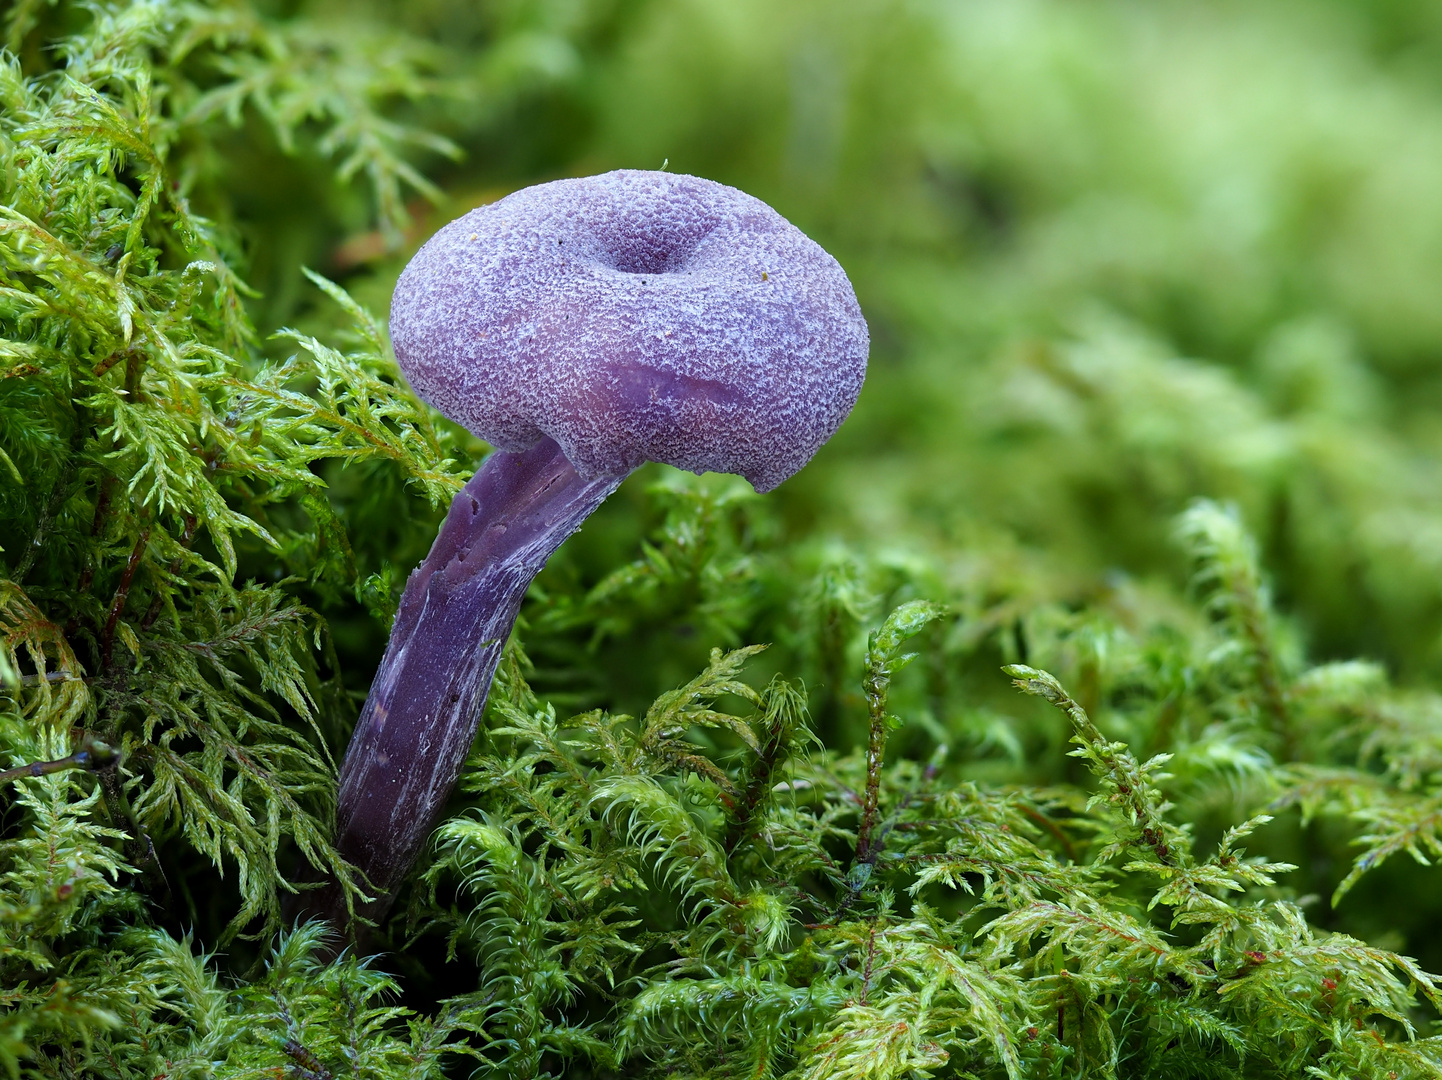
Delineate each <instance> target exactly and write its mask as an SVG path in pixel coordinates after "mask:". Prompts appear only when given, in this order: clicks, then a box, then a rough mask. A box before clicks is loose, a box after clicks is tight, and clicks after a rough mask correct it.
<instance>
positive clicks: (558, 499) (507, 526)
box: [322, 171, 868, 920]
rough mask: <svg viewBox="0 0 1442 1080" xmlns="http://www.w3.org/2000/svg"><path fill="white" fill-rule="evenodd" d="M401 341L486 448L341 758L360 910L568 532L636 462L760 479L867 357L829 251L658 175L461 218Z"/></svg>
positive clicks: (428, 260)
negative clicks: (363, 883) (489, 448)
mask: <svg viewBox="0 0 1442 1080" xmlns="http://www.w3.org/2000/svg"><path fill="white" fill-rule="evenodd" d="M391 335H392V338H393V340H394V343H395V352H396V357H397V359H398V360H399V361H400V365H401V369H402V371H404V373H405V375H406V377H407V378H408V379H409V380H410V382H411V385H412V386H413V387H414V388H415V390H416V392H417V393H418V394H419V395H420V396H421V397H422V398H424V399H425V400H427V401H429V402H430V403H431V404H433V405H434V406H435V407H436V408H438V409H439V410H440V411H441V412H443V413H445V414H446V415H447V416H449V417H451V418H452V419H454V420H456V421H457V422H459V423H461V424H464V425H465V426H466V427H467V428H469V429H470V430H471V431H473V432H475V434H477V435H478V436H480V437H481V438H483V439H485V440H486V441H488V442H490V443H491V444H492V445H493V446H494V447H495V448H496V452H495V453H493V454H492V455H491V456H490V457H489V458H487V459H486V461H485V463H484V465H483V466H482V468H481V469H480V471H479V472H478V473H477V474H476V476H475V477H474V478H473V479H472V480H471V482H470V483H468V484H467V485H466V487H465V488H464V489H463V490H462V491H461V492H460V494H458V495H457V496H456V499H455V501H454V502H453V503H452V505H451V509H450V512H449V514H448V516H447V518H446V521H445V523H444V524H443V525H442V527H441V530H440V534H439V535H438V536H437V538H436V542H435V546H434V547H433V548H432V549H431V552H430V554H429V555H428V556H427V557H426V559H425V561H424V562H423V563H422V564H421V565H420V566H419V567H418V568H417V569H416V570H415V571H414V572H413V573H412V574H411V576H410V579H409V580H408V581H407V583H406V588H405V592H404V595H403V596H402V598H401V602H400V608H399V612H398V614H397V616H396V620H395V625H394V627H393V628H392V631H391V637H390V642H389V644H388V646H387V648H386V653H385V657H384V659H383V660H382V661H381V666H380V668H379V670H378V671H377V673H376V677H375V681H374V682H373V684H372V686H371V690H370V695H369V697H368V698H367V700H366V703H365V707H364V709H363V711H362V713H361V716H360V719H359V721H358V722H357V725H356V730H355V734H354V736H353V737H352V740H351V743H350V747H349V749H348V750H347V752H346V756H345V760H344V763H343V764H342V766H341V774H340V794H339V801H338V806H337V821H336V832H337V846H338V847H339V849H340V851H341V852H342V854H344V855H345V856H346V858H348V859H349V860H351V861H352V862H353V863H354V864H355V865H356V866H358V867H359V868H360V869H361V870H362V871H363V872H364V873H365V875H366V876H367V878H368V879H369V881H370V883H371V886H372V890H373V892H374V894H375V899H374V901H373V902H371V903H370V904H367V905H364V906H363V908H362V909H361V911H360V912H359V913H360V914H362V915H364V916H366V917H368V918H371V919H375V918H379V917H380V915H382V914H383V913H384V911H385V910H386V909H387V907H388V906H389V904H390V902H391V900H392V899H393V897H394V894H395V891H396V889H397V888H398V887H399V885H400V883H401V881H402V879H403V878H404V877H405V875H406V873H407V872H408V871H409V869H410V868H411V866H412V865H413V863H414V862H415V859H416V856H417V854H418V853H419V851H420V848H421V845H422V844H423V843H424V841H425V839H426V837H427V835H428V834H429V833H430V830H431V828H432V827H433V825H434V823H435V820H436V817H437V815H438V814H439V813H440V811H441V809H442V807H443V806H444V804H445V802H446V799H447V797H448V796H449V794H450V792H451V788H452V787H453V785H454V784H455V781H456V777H457V774H458V772H459V770H460V767H461V764H462V762H463V761H464V758H465V755H466V752H467V750H468V749H469V747H470V744H471V741H472V739H473V737H474V735H475V731H476V726H477V723H478V722H479V718H480V713H481V708H482V706H483V705H484V703H485V697H486V694H487V692H488V690H489V687H490V682H491V677H492V675H493V674H494V672H495V668H496V663H497V661H498V660H499V658H500V653H501V649H502V647H503V646H504V645H505V642H506V638H507V637H508V635H509V634H510V631H511V627H512V624H513V623H514V621H515V617H516V614H517V611H518V610H519V608H520V605H521V600H522V598H523V597H524V595H525V592H526V588H527V586H528V585H529V584H530V582H531V579H532V578H533V577H534V576H535V575H536V573H537V572H538V571H539V570H540V569H541V567H542V566H543V565H544V564H545V561H546V559H547V558H548V557H549V556H550V555H551V553H552V552H553V551H555V549H556V548H557V547H558V546H559V545H560V543H561V541H563V540H564V539H565V538H566V537H567V536H569V535H570V534H571V533H572V532H574V531H575V530H576V529H577V528H578V527H579V526H580V524H581V522H582V521H583V520H584V519H585V518H586V516H587V515H588V514H590V513H591V512H592V511H593V510H594V509H595V508H596V507H597V506H599V505H600V504H601V502H602V501H604V500H605V498H606V496H607V495H609V494H610V493H611V492H612V491H614V490H615V489H616V487H617V486H618V485H619V484H620V483H621V481H622V480H623V479H624V478H625V477H626V475H627V474H628V473H630V472H631V470H633V469H635V468H636V467H637V466H639V465H641V464H642V463H643V462H646V461H660V462H666V463H668V464H671V465H675V466H677V467H679V468H682V469H689V470H691V471H693V472H704V471H718V472H730V473H739V474H740V475H742V476H744V477H746V478H747V479H748V480H750V481H751V483H752V484H753V485H754V486H755V488H756V490H758V491H769V490H770V489H772V488H774V487H775V486H776V485H777V484H779V483H781V482H782V481H783V480H785V479H786V478H787V477H789V476H791V475H792V474H793V473H795V472H796V471H797V470H798V469H800V468H801V467H802V466H803V465H805V464H806V462H807V461H808V460H810V458H811V456H812V455H813V454H814V453H815V452H816V450H817V449H818V448H819V447H820V446H821V444H822V443H824V442H825V441H826V440H827V439H828V438H830V436H831V435H832V433H833V432H835V430H836V429H837V427H838V426H840V424H841V422H842V421H843V420H844V419H845V418H846V416H847V414H848V413H849V412H850V411H851V408H852V406H853V405H854V404H855V402H856V398H857V395H858V394H859V393H860V391H861V383H862V379H863V378H864V376H865V373H866V357H867V351H868V336H867V328H866V322H865V320H864V319H863V318H862V315H861V309H860V307H859V306H858V305H857V302H856V296H855V294H854V293H853V291H852V288H851V284H850V282H849V281H848V280H847V278H846V274H845V273H844V272H843V271H842V269H841V267H840V266H839V265H838V264H837V262H836V260H835V259H833V258H832V257H831V256H830V255H828V254H827V253H826V252H825V251H823V250H822V249H821V248H820V247H819V246H818V245H817V244H816V243H814V242H813V241H812V240H810V239H808V238H807V237H806V236H805V235H804V234H803V233H802V232H801V231H800V230H798V229H797V228H795V227H794V226H793V225H791V224H790V223H789V222H787V221H786V220H785V219H784V218H782V217H781V215H779V214H777V213H776V212H775V211H774V210H772V209H771V208H770V207H768V206H767V205H766V204H764V203H762V202H760V201H759V200H757V199H754V198H752V197H751V196H749V195H746V194H744V193H742V192H740V191H737V190H736V189H734V188H730V187H726V186H724V185H722V184H717V183H714V182H712V181H709V180H702V179H699V178H697V177H694V176H683V175H676V174H672V173H665V172H634V171H623V172H613V173H607V174H604V175H601V176H592V177H586V178H583V179H575V180H558V181H555V182H553V183H549V184H541V185H539V186H536V187H531V188H526V189H524V190H522V191H518V192H515V193H514V194H512V195H509V196H507V197H506V198H504V199H502V200H500V201H499V202H496V203H492V204H491V205H489V206H484V207H481V208H479V209H477V210H472V211H471V212H470V213H468V214H466V215H465V216H464V217H462V218H460V219H458V220H456V221H453V222H451V223H450V224H449V225H447V226H446V227H445V228H443V229H441V231H440V232H438V233H437V234H436V235H435V236H434V237H432V239H431V240H430V241H429V242H428V243H427V244H426V245H425V246H424V247H423V248H421V250H420V251H419V252H418V253H417V254H416V256H415V258H414V259H412V260H411V262H410V264H409V265H408V266H407V267H406V269H405V271H404V272H403V273H402V274H401V277H400V281H399V282H398V283H397V286H396V291H395V296H394V299H393V300H392V303H391ZM328 892H329V893H330V897H329V899H328V900H327V901H325V902H324V903H323V904H322V906H324V907H328V909H329V910H328V914H330V915H331V917H332V918H334V919H337V920H339V919H340V918H341V910H340V909H339V905H338V903H337V896H336V890H335V888H334V886H332V887H331V889H329V890H328Z"/></svg>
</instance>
